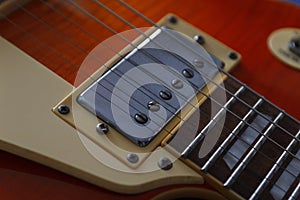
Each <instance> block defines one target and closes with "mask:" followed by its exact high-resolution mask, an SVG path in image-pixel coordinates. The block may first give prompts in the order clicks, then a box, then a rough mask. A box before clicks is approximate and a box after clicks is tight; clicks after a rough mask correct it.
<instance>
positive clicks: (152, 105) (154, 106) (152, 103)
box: [148, 101, 160, 112]
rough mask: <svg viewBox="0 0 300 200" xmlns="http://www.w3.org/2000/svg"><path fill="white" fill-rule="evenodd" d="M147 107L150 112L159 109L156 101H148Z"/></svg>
mask: <svg viewBox="0 0 300 200" xmlns="http://www.w3.org/2000/svg"><path fill="white" fill-rule="evenodd" d="M148 109H149V110H150V111H152V112H156V111H159V109H160V105H159V103H157V102H156V101H149V103H148Z"/></svg>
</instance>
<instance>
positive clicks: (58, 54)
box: [0, 13, 76, 67]
mask: <svg viewBox="0 0 300 200" xmlns="http://www.w3.org/2000/svg"><path fill="white" fill-rule="evenodd" d="M0 15H2V14H1V13H0ZM2 16H3V17H4V18H6V20H8V21H9V22H10V23H11V24H13V25H14V26H16V27H17V28H19V29H21V31H23V32H24V33H26V34H27V35H29V36H30V37H32V38H33V39H34V40H36V41H39V43H40V44H41V45H42V46H45V47H46V48H47V49H49V50H50V51H52V52H54V53H55V54H56V55H57V56H58V57H60V58H62V59H63V60H64V61H67V63H69V64H71V65H73V66H74V67H76V66H75V65H74V64H72V63H71V62H70V61H69V60H68V59H66V58H64V57H63V56H62V55H61V54H60V53H58V52H57V51H56V50H54V49H52V48H51V47H49V46H48V45H47V44H45V43H43V42H42V41H41V40H39V39H37V38H35V37H34V36H33V35H32V34H31V33H29V32H28V31H27V30H25V29H23V28H21V27H20V26H19V25H17V24H16V23H14V22H12V21H11V20H10V19H8V18H7V17H6V16H4V15H2Z"/></svg>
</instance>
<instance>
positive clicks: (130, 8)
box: [93, 0, 300, 142]
mask: <svg viewBox="0 0 300 200" xmlns="http://www.w3.org/2000/svg"><path fill="white" fill-rule="evenodd" d="M93 1H97V0H93ZM117 1H118V2H119V3H121V4H122V5H123V6H125V7H126V8H128V9H129V10H130V11H132V12H133V13H135V14H136V15H137V16H139V17H141V18H142V19H143V20H145V21H146V22H148V23H149V24H151V25H152V26H154V27H156V28H157V29H161V27H160V26H159V25H157V24H156V23H155V22H153V21H152V20H151V19H150V18H148V17H146V16H145V15H143V14H142V13H141V12H139V11H138V10H136V9H135V8H134V7H132V6H130V5H129V4H127V3H126V2H124V1H123V0H117ZM128 23H129V22H128ZM129 24H130V23H129ZM134 27H135V26H133V27H132V28H134ZM135 28H136V27H135ZM141 34H143V35H144V36H146V35H145V34H144V33H141ZM167 34H168V33H167ZM169 36H170V37H173V36H172V35H170V34H169ZM173 38H174V39H175V40H177V41H178V42H181V41H180V40H178V39H177V38H176V37H173ZM150 39H151V38H150ZM181 44H182V45H184V46H186V47H188V48H189V46H187V45H186V44H185V43H182V42H181ZM189 49H190V50H191V51H194V50H193V49H192V48H189ZM208 62H210V63H211V61H209V60H208ZM213 66H214V65H213ZM214 67H215V66H214ZM220 70H221V71H222V72H223V73H224V74H226V75H227V76H229V77H231V78H232V79H234V80H235V81H236V82H238V83H239V84H241V85H244V86H245V87H247V89H249V90H250V91H251V92H252V93H254V94H255V95H258V96H261V95H259V94H257V92H255V91H254V90H253V89H251V88H250V87H248V86H246V85H245V84H244V83H242V82H241V81H239V80H238V79H236V78H235V77H234V76H233V75H231V74H230V73H228V72H226V71H225V70H224V69H220ZM220 87H222V86H220ZM237 99H238V100H239V101H242V102H243V103H245V105H247V106H249V108H252V107H251V106H250V105H248V104H247V103H246V102H245V101H244V100H242V99H240V98H239V97H237ZM264 101H265V102H267V103H269V104H270V105H272V106H273V107H274V108H276V109H277V110H279V111H281V112H283V113H284V114H285V115H286V116H288V117H290V118H291V119H293V120H294V121H297V120H296V119H295V118H294V117H292V116H291V115H289V114H288V113H286V112H285V111H283V110H282V109H280V108H278V107H277V106H275V105H274V104H273V103H272V102H270V101H269V100H267V99H265V98H264ZM253 110H254V111H255V112H256V113H258V114H260V115H261V116H262V117H263V118H264V119H266V120H268V121H269V122H270V123H272V124H273V125H275V126H277V127H278V128H280V129H281V130H283V131H284V132H286V133H287V134H289V131H287V130H286V129H285V128H283V127H281V126H280V125H279V124H277V123H274V122H272V121H271V120H270V119H268V118H267V117H265V116H264V115H263V114H262V113H261V112H260V111H258V110H257V109H256V108H254V109H253ZM296 140H297V141H298V142H299V141H300V139H298V138H296Z"/></svg>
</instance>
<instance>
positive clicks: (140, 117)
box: [134, 113, 148, 124]
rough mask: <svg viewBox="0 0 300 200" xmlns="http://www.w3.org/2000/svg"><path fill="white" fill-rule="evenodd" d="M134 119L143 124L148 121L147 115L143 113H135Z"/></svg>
mask: <svg viewBox="0 0 300 200" xmlns="http://www.w3.org/2000/svg"><path fill="white" fill-rule="evenodd" d="M134 119H135V121H136V122H137V123H139V124H145V123H146V122H147V121H148V117H147V115H145V114H143V113H137V114H135V116H134Z"/></svg>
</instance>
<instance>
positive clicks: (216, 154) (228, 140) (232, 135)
mask: <svg viewBox="0 0 300 200" xmlns="http://www.w3.org/2000/svg"><path fill="white" fill-rule="evenodd" d="M262 102H263V100H262V98H260V99H259V100H258V101H257V102H256V103H255V105H254V106H253V109H255V108H257V107H258V106H259V105H260V104H261V103H262ZM253 109H251V110H250V111H248V113H247V114H246V115H245V116H244V117H243V121H248V120H249V118H250V117H252V116H253V114H254V111H253ZM243 121H240V122H239V123H238V125H237V126H236V127H235V128H234V129H233V130H232V131H231V132H230V134H229V136H228V137H227V138H226V139H225V140H224V142H223V143H222V144H221V145H220V146H219V147H218V149H217V150H216V151H215V152H214V154H213V155H212V156H211V157H210V158H209V160H208V161H207V162H206V163H205V164H204V166H203V167H202V168H201V170H202V171H204V172H207V171H208V169H209V168H210V167H211V166H212V165H213V164H214V162H215V161H216V160H217V159H218V158H219V156H220V155H221V154H222V153H223V151H224V150H225V149H226V148H227V146H228V145H229V144H230V143H231V141H232V140H233V139H234V138H235V136H236V134H237V133H238V132H239V131H240V130H241V129H242V128H243V127H244V125H245V123H244V122H243Z"/></svg>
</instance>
